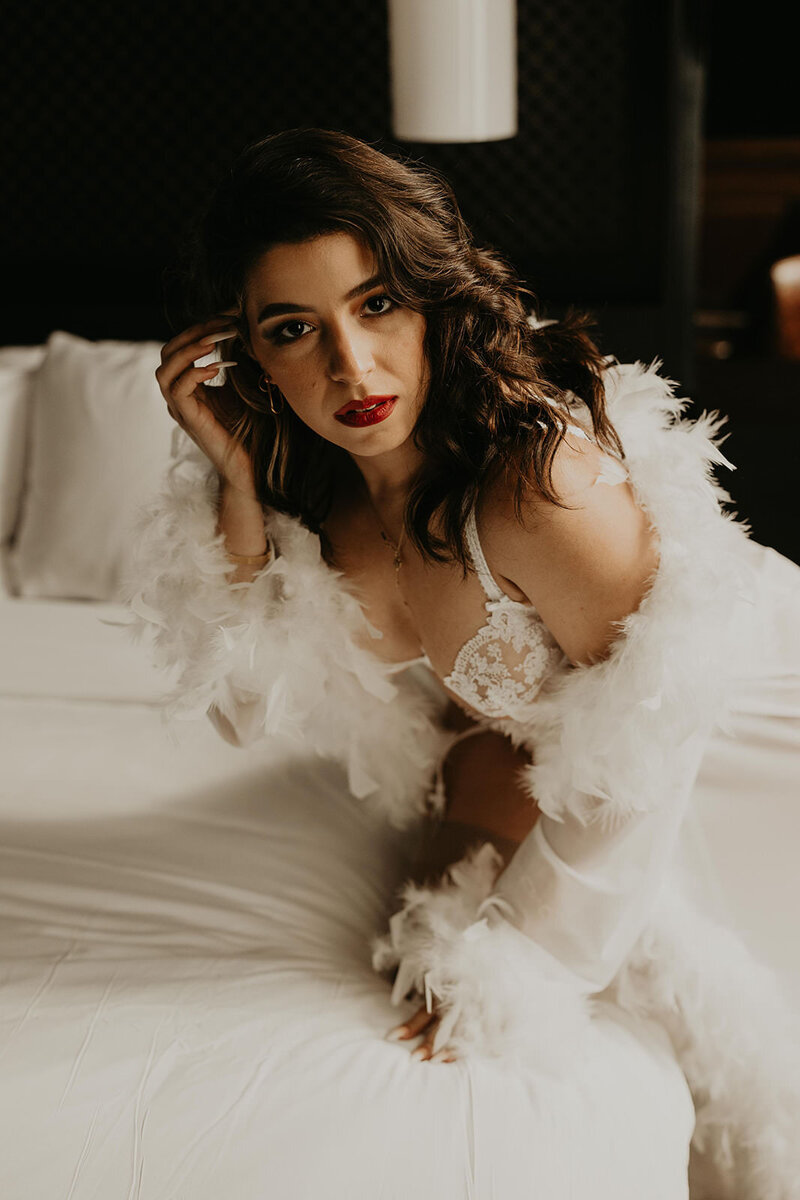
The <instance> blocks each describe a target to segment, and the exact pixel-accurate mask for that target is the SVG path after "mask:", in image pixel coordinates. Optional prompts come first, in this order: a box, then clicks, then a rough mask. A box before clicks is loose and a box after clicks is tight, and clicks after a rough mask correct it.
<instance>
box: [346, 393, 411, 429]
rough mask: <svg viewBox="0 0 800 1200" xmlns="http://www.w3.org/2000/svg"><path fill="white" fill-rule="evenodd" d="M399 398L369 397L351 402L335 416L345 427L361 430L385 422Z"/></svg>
mask: <svg viewBox="0 0 800 1200" xmlns="http://www.w3.org/2000/svg"><path fill="white" fill-rule="evenodd" d="M396 403H397V396H367V397H366V398H365V399H364V400H350V401H348V403H347V404H343V405H342V407H341V408H340V409H339V410H338V412H335V413H334V414H333V415H334V417H335V418H336V420H337V421H341V422H342V424H343V425H350V426H353V427H356V428H360V427H362V426H365V425H375V424H377V423H378V422H379V421H384V420H385V419H386V418H387V417H388V416H389V414H390V413H391V412H392V410H393V409H394V406H395V404H396Z"/></svg>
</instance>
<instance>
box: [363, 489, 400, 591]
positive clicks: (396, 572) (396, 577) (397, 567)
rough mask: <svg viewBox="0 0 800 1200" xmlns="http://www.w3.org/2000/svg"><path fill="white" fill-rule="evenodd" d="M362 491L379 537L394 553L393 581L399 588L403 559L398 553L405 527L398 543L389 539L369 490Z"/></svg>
mask: <svg viewBox="0 0 800 1200" xmlns="http://www.w3.org/2000/svg"><path fill="white" fill-rule="evenodd" d="M364 491H365V492H366V493H367V500H368V501H369V506H370V508H371V509H372V511H373V513H374V514H375V520H376V521H377V522H378V528H379V529H380V534H381V537H382V538H383V540H384V541H385V542H386V543H387V545H389V546H391V548H392V550H393V551H394V581H395V583H396V584H397V586H398V587H400V568H401V566H402V565H403V559H402V557H401V555H400V551H401V550H402V548H403V539H404V538H405V536H406V527H405V525H403V532H402V533H401V534H400V540H399V542H395V541H393V540H392V538H390V537H389V535H388V533H386V532H385V531H384V529H383V527H382V526H381V519H380V517H379V516H378V510H377V508H376V507H375V505H374V504H373V503H372V497H371V496H370V494H369V490H368V489H367V488H366V486H365V488H364Z"/></svg>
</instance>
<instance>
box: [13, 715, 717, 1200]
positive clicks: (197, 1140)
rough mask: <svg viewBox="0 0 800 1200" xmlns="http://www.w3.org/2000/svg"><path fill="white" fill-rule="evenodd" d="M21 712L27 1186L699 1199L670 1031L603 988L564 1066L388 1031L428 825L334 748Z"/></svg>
mask: <svg viewBox="0 0 800 1200" xmlns="http://www.w3.org/2000/svg"><path fill="white" fill-rule="evenodd" d="M0 722H1V724H0V729H2V743H0V752H1V753H2V760H3V763H4V771H3V783H2V799H1V802H0V814H1V815H0V830H1V831H2V836H1V837H0V844H1V845H2V850H0V911H2V914H3V920H2V925H1V926H0V961H2V986H0V1061H1V1062H2V1068H1V1069H0V1130H2V1131H3V1140H4V1147H3V1152H2V1155H0V1194H1V1195H2V1196H3V1198H4V1200H53V1198H54V1197H59V1196H63V1197H65V1198H66V1197H69V1200H90V1198H91V1200H100V1198H102V1200H117V1198H119V1200H131V1198H132V1197H138V1198H140V1200H167V1198H168V1197H175V1198H176V1200H177V1198H178V1197H181V1198H182V1197H187V1198H188V1197H191V1198H192V1200H219V1198H220V1197H221V1196H225V1197H226V1198H230V1200H264V1197H273V1196H274V1197H276V1198H280V1200H284V1198H286V1200H306V1198H307V1200H319V1198H320V1197H323V1196H324V1197H326V1198H330V1197H333V1198H338V1197H341V1198H342V1200H345V1198H347V1200H360V1198H362V1197H363V1200H377V1198H378V1197H384V1198H386V1200H389V1198H391V1200H394V1198H396V1200H401V1198H404V1200H405V1198H407V1197H412V1196H413V1197H419V1198H420V1200H425V1198H427V1197H430V1200H434V1198H435V1200H448V1198H450V1197H453V1198H456V1197H458V1198H459V1200H466V1198H467V1197H480V1198H481V1200H484V1198H486V1200H490V1198H495V1200H517V1198H518V1197H519V1200H522V1197H526V1198H527V1197H530V1196H532V1195H542V1196H547V1197H548V1200H561V1198H563V1200H567V1197H570V1198H574V1197H583V1196H586V1197H589V1196H591V1197H592V1200H598V1198H602V1197H606V1196H607V1197H608V1198H609V1200H611V1197H613V1200H627V1198H630V1200H641V1197H642V1195H645V1194H647V1195H648V1197H651V1198H652V1200H660V1198H663V1200H679V1198H683V1197H685V1196H686V1195H687V1190H686V1182H685V1180H686V1164H687V1155H688V1144H689V1140H690V1137H691V1132H692V1127H693V1120H694V1117H693V1109H692V1105H691V1098H690V1096H689V1094H688V1090H687V1088H686V1085H685V1082H684V1080H683V1077H682V1075H681V1074H680V1072H679V1070H678V1068H677V1066H676V1064H675V1062H674V1059H673V1057H672V1051H671V1048H670V1046H669V1044H668V1041H667V1039H666V1036H665V1035H664V1033H663V1031H662V1030H661V1029H660V1027H657V1026H654V1025H649V1024H637V1023H636V1022H634V1021H633V1020H632V1019H631V1018H623V1017H622V1016H621V1015H620V1014H619V1013H618V1012H617V1011H616V1010H613V1009H610V1008H608V1009H607V1011H606V1013H605V1015H604V1016H602V1017H601V1018H600V1019H598V1021H597V1022H596V1026H595V1036H594V1039H593V1044H592V1049H591V1053H590V1054H589V1055H587V1057H586V1059H585V1060H583V1061H581V1062H576V1063H575V1067H574V1073H573V1075H572V1077H571V1078H569V1079H568V1080H567V1081H560V1082H559V1081H554V1080H550V1079H547V1078H538V1079H525V1078H523V1077H521V1076H519V1077H518V1076H514V1075H511V1076H509V1075H508V1074H507V1073H506V1072H502V1071H499V1070H498V1069H497V1068H496V1067H492V1066H491V1065H489V1064H488V1063H486V1062H484V1063H480V1062H478V1061H477V1060H476V1061H474V1062H472V1063H468V1062H458V1063H453V1064H445V1063H442V1064H431V1063H425V1062H423V1063H418V1062H412V1060H411V1059H410V1057H409V1049H408V1047H404V1046H402V1045H398V1044H393V1043H390V1042H386V1041H385V1040H384V1035H385V1033H386V1031H387V1030H388V1029H389V1028H390V1026H392V1025H394V1024H396V1022H397V1020H398V1019H399V1016H398V1010H397V1009H393V1008H392V1007H391V1005H390V1003H389V992H390V987H389V984H388V983H387V982H386V981H385V980H383V979H381V978H380V977H378V976H376V975H375V974H374V973H373V972H372V969H371V967H370V965H369V954H368V938H369V935H370V934H371V933H372V932H375V931H376V930H378V929H379V928H381V927H382V922H383V920H384V918H385V911H386V907H387V904H388V903H389V900H390V896H391V891H392V889H393V887H394V886H395V885H396V884H397V883H398V882H399V881H400V880H401V878H402V877H403V874H404V872H405V869H406V866H407V860H406V859H405V858H404V854H405V853H406V852H407V851H408V849H409V835H408V834H398V833H396V832H394V831H390V830H388V829H387V828H386V827H385V826H379V825H376V824H375V822H374V821H373V819H372V818H370V817H368V816H367V815H366V814H365V812H364V811H363V809H361V807H360V806H359V805H358V804H357V803H356V802H355V801H353V800H351V799H350V797H349V796H348V795H347V794H346V788H345V780H344V777H343V774H342V773H341V772H340V770H339V769H338V768H337V767H335V766H333V765H331V764H329V763H326V762H323V761H322V760H316V761H314V762H302V761H299V760H297V759H290V758H287V757H285V756H284V757H282V758H279V757H276V756H275V754H274V751H273V752H272V753H271V754H270V753H265V751H264V749H263V747H262V748H260V749H257V748H253V750H248V751H241V750H236V749H234V748H233V747H230V746H227V745H226V744H225V743H223V742H222V741H221V739H219V737H218V736H217V735H216V734H215V733H214V731H213V729H212V727H211V725H210V723H207V722H206V723H200V724H184V725H183V726H182V727H181V728H180V729H179V730H178V731H177V739H178V740H177V743H176V741H175V740H174V737H170V735H169V732H168V731H167V730H166V729H165V728H164V727H163V725H162V723H161V721H160V719H159V717H158V715H157V713H156V712H155V710H154V709H153V708H152V707H147V706H144V705H135V704H134V705H125V704H116V705H107V704H97V703H94V702H91V701H83V702H77V703H75V702H66V701H58V700H55V701H54V700H36V699H33V698H31V699H30V700H29V701H28V702H26V703H20V702H19V701H17V700H7V699H6V700H0ZM403 1011H407V1012H409V1013H410V1012H411V1011H412V1006H411V1005H410V1004H408V1005H407V1006H406V1009H404V1010H403ZM576 1130H580V1131H581V1149H580V1153H579V1154H578V1153H576V1146H575V1135H576ZM598 1181H601V1182H599V1183H598Z"/></svg>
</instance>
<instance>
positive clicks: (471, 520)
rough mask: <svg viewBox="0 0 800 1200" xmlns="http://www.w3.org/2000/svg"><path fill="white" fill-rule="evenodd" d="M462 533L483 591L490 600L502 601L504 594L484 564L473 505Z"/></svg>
mask: <svg viewBox="0 0 800 1200" xmlns="http://www.w3.org/2000/svg"><path fill="white" fill-rule="evenodd" d="M464 532H465V534H466V537H467V545H468V547H469V552H470V556H471V558H472V562H473V564H474V566H475V571H476V573H477V576H478V578H479V579H480V581H481V586H482V588H483V590H484V591H485V592H486V595H487V596H488V597H489V599H490V600H502V599H503V596H505V592H503V591H502V590H501V589H500V588H499V587H498V586H497V584H496V582H495V580H494V576H493V575H492V573H491V571H490V570H489V566H488V564H487V562H486V556H485V555H484V553H483V547H482V546H481V543H480V538H479V537H478V524H477V521H476V519H475V505H474V504H473V506H472V508H471V509H470V510H469V513H468V515H467V520H466V524H465V526H464Z"/></svg>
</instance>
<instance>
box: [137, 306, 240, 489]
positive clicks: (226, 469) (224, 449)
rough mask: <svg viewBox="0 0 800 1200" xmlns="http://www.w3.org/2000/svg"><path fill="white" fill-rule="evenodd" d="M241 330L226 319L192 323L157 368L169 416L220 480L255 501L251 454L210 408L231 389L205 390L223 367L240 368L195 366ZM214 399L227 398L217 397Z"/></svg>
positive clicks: (172, 341)
mask: <svg viewBox="0 0 800 1200" xmlns="http://www.w3.org/2000/svg"><path fill="white" fill-rule="evenodd" d="M236 332H237V330H236V329H234V328H232V326H231V321H230V318H229V317H228V316H227V315H222V316H219V317H214V318H212V319H211V320H210V321H203V322H202V323H201V324H199V325H192V326H191V328H189V329H186V330H184V331H183V333H179V334H177V335H176V336H175V337H174V338H171V339H170V341H168V342H167V343H166V344H165V345H164V347H163V348H162V350H161V366H160V367H157V368H156V379H157V381H158V386H159V388H160V389H161V394H162V396H163V397H164V399H165V400H166V402H167V409H168V411H169V415H170V416H171V417H172V418H173V420H174V421H176V422H177V423H178V425H180V427H181V429H183V430H184V432H185V433H187V434H188V435H189V437H190V438H191V439H192V441H193V442H194V443H195V444H196V445H197V446H199V447H200V449H201V450H202V451H203V453H204V454H205V455H206V457H207V458H208V459H209V461H210V462H211V463H212V464H213V465H214V467H216V469H217V471H218V473H219V475H220V477H221V479H222V480H223V481H224V482H225V483H226V484H227V485H228V486H229V487H231V488H233V489H235V490H236V491H240V492H243V493H244V494H245V495H247V496H251V497H254V496H255V494H256V490H255V483H254V480H253V467H252V463H251V461H250V456H249V455H248V453H247V450H246V449H245V447H244V446H242V444H241V443H240V442H238V441H237V440H236V439H235V438H234V437H233V436H232V435H231V434H230V433H229V432H228V430H227V429H226V428H225V427H224V425H223V424H222V423H221V422H220V421H219V420H218V419H217V418H216V417H215V416H214V414H213V413H212V412H211V410H210V408H209V407H208V400H209V391H213V392H215V393H222V392H224V391H225V386H226V385H223V386H222V387H220V388H213V389H209V390H207V389H206V387H205V382H206V380H209V379H212V378H213V377H214V376H215V375H216V374H217V372H218V371H219V370H220V368H221V367H223V366H235V365H236V364H235V363H233V362H230V361H228V362H221V363H212V364H210V365H208V366H205V367H196V366H194V362H195V360H196V359H198V358H205V356H206V355H208V354H210V353H211V352H212V351H213V350H214V348H215V346H216V344H217V342H223V341H225V340H227V339H228V338H231V337H234V336H235V334H236ZM215 399H223V397H222V396H217V397H215Z"/></svg>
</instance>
